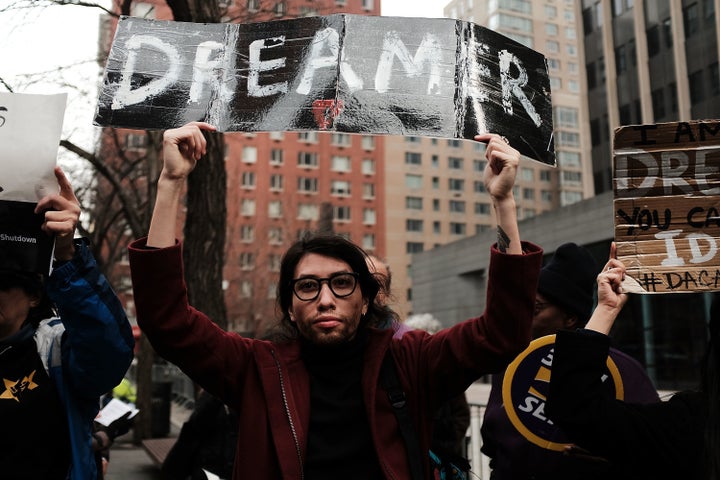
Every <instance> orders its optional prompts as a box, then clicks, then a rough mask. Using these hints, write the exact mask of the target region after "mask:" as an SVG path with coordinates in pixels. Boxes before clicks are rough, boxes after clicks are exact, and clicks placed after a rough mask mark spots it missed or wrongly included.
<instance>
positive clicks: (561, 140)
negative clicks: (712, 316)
mask: <svg viewBox="0 0 720 480" xmlns="http://www.w3.org/2000/svg"><path fill="white" fill-rule="evenodd" d="M557 138H558V144H559V145H561V146H563V147H579V146H580V135H579V134H578V133H575V132H565V131H562V130H561V131H559V132H558V137H557Z"/></svg>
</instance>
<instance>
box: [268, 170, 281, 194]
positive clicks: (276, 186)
mask: <svg viewBox="0 0 720 480" xmlns="http://www.w3.org/2000/svg"><path fill="white" fill-rule="evenodd" d="M282 189H283V176H282V175H279V174H273V175H270V190H273V191H279V190H282Z"/></svg>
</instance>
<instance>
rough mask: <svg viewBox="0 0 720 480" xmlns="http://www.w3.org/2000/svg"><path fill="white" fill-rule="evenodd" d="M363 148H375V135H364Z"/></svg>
mask: <svg viewBox="0 0 720 480" xmlns="http://www.w3.org/2000/svg"><path fill="white" fill-rule="evenodd" d="M362 148H363V150H375V137H373V136H372V135H363V137H362Z"/></svg>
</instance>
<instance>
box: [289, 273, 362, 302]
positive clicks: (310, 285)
mask: <svg viewBox="0 0 720 480" xmlns="http://www.w3.org/2000/svg"><path fill="white" fill-rule="evenodd" d="M323 282H327V284H328V286H329V287H330V291H331V292H332V293H333V295H335V296H336V297H338V298H343V297H347V296H348V295H351V294H352V293H353V292H354V291H355V286H356V284H357V279H356V278H355V276H354V275H353V274H351V273H338V274H335V275H332V276H330V277H328V278H315V277H306V278H300V279H298V280H295V284H294V287H293V291H294V292H295V295H297V297H298V298H299V299H300V300H314V299H315V298H317V296H318V295H319V294H320V289H321V288H322V283H323Z"/></svg>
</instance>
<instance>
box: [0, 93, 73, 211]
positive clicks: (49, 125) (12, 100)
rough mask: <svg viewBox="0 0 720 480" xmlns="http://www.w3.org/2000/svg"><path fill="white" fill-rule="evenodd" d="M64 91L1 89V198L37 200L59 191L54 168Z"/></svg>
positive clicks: (61, 121)
mask: <svg viewBox="0 0 720 480" xmlns="http://www.w3.org/2000/svg"><path fill="white" fill-rule="evenodd" d="M66 101H67V94H65V93H61V94H55V95H34V94H21V93H5V92H0V200H13V201H19V202H33V203H36V202H37V201H38V200H40V199H41V198H42V197H44V196H45V195H48V194H50V193H54V192H57V191H58V185H57V180H56V179H55V175H54V173H53V169H54V168H55V164H56V159H57V152H58V145H59V143H60V134H61V133H62V124H63V117H64V115H65V104H66Z"/></svg>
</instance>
